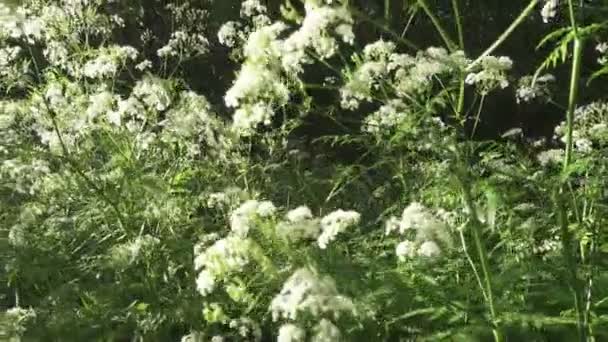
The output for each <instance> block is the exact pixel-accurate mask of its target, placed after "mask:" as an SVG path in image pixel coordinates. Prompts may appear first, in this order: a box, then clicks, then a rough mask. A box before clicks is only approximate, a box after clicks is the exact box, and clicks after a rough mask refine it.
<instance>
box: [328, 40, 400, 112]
mask: <svg viewBox="0 0 608 342" xmlns="http://www.w3.org/2000/svg"><path fill="white" fill-rule="evenodd" d="M394 51H395V44H394V43H392V42H388V41H384V40H379V41H377V42H374V43H371V44H368V45H366V46H365V48H364V49H363V56H362V57H358V56H353V59H354V60H356V61H358V60H359V59H360V61H359V65H358V66H357V68H356V69H355V70H354V71H353V72H352V73H351V74H349V75H348V81H347V82H346V84H344V86H343V87H342V88H341V89H340V95H341V98H342V100H341V105H342V107H343V108H347V109H356V108H357V107H358V106H359V103H360V102H361V101H371V100H372V90H375V89H378V88H379V87H380V85H379V84H378V82H379V81H380V80H382V79H384V78H386V76H387V75H388V73H389V72H390V71H391V70H392V69H394V68H393V66H396V65H395V64H394V63H393V61H394V60H395V59H396V58H397V57H398V56H397V55H395V54H393V52H394ZM399 57H400V56H399Z"/></svg>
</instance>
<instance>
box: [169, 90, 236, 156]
mask: <svg viewBox="0 0 608 342" xmlns="http://www.w3.org/2000/svg"><path fill="white" fill-rule="evenodd" d="M159 125H160V126H161V127H162V128H163V130H162V132H161V133H160V140H161V141H163V142H165V143H168V144H178V145H182V146H184V147H185V148H186V149H187V153H188V155H190V156H197V155H200V154H201V148H203V147H207V150H208V152H209V153H211V154H214V155H215V156H222V157H223V158H226V156H225V151H228V150H229V149H230V148H231V146H232V142H231V140H230V139H229V137H228V135H226V134H225V133H227V128H226V127H225V124H224V122H223V121H222V120H221V119H220V118H219V117H218V116H217V115H216V114H215V113H213V112H212V110H211V105H210V104H209V101H207V99H206V98H205V97H204V96H202V95H199V94H197V93H195V92H193V91H185V92H182V93H181V94H179V100H178V101H177V102H176V103H175V106H172V107H171V108H170V109H169V110H168V111H167V112H166V113H165V119H164V120H162V121H161V122H159Z"/></svg>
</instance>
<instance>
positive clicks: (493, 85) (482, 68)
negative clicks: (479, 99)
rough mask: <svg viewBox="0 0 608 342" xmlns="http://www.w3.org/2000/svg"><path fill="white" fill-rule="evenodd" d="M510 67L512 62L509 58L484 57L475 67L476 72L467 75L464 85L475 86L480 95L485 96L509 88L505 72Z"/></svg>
mask: <svg viewBox="0 0 608 342" xmlns="http://www.w3.org/2000/svg"><path fill="white" fill-rule="evenodd" d="M512 67H513V61H512V60H511V58H509V57H506V56H501V57H495V56H485V57H483V58H482V59H481V61H480V63H478V64H477V65H476V66H475V68H476V69H478V70H477V71H476V72H471V73H469V74H468V75H467V77H466V79H465V83H466V84H469V85H475V86H476V87H477V90H478V91H479V92H480V93H481V94H484V95H487V94H488V93H490V92H491V91H492V90H494V89H497V88H501V89H504V88H506V87H508V86H509V80H508V79H507V71H509V70H511V68H512Z"/></svg>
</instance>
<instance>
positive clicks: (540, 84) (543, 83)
mask: <svg viewBox="0 0 608 342" xmlns="http://www.w3.org/2000/svg"><path fill="white" fill-rule="evenodd" d="M553 82H555V77H554V76H553V75H551V74H546V75H542V76H540V77H538V78H537V79H536V81H534V77H532V76H525V77H522V78H521V79H520V80H519V86H518V87H517V90H516V91H515V98H516V100H517V103H521V102H530V101H532V100H533V99H536V98H540V99H544V100H548V99H549V98H550V97H551V92H550V91H549V84H550V83H553Z"/></svg>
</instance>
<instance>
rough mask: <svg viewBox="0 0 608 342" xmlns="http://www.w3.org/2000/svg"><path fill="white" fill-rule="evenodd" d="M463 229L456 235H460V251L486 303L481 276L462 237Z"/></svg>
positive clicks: (486, 298) (486, 297) (486, 296)
mask: <svg viewBox="0 0 608 342" xmlns="http://www.w3.org/2000/svg"><path fill="white" fill-rule="evenodd" d="M463 228H464V227H463ZM463 228H461V229H459V230H458V233H459V235H460V243H461V244H462V250H463V251H464V255H465V257H466V258H467V261H468V262H469V265H470V266H471V269H472V270H473V275H475V280H477V285H479V289H480V290H481V294H482V295H483V299H484V300H485V301H486V302H487V301H488V295H487V294H486V288H485V286H484V285H483V281H482V280H481V276H480V275H479V271H478V270H477V266H475V262H474V261H473V258H472V257H471V254H470V253H469V247H468V246H467V241H466V239H465V237H464V229H463Z"/></svg>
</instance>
